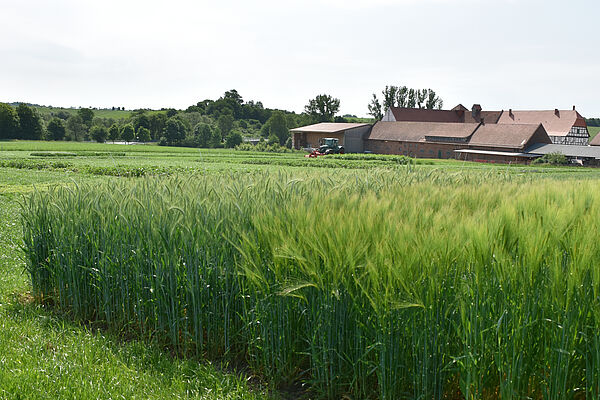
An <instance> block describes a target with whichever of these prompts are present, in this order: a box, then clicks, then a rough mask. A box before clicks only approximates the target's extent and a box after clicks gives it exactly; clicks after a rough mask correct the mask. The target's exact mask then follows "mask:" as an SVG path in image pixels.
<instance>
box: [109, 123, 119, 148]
mask: <svg viewBox="0 0 600 400" xmlns="http://www.w3.org/2000/svg"><path fill="white" fill-rule="evenodd" d="M119 135H120V132H119V127H118V126H117V124H112V125H111V126H110V128H108V139H109V140H112V142H113V143H114V142H115V140H117V139H118V138H119Z"/></svg>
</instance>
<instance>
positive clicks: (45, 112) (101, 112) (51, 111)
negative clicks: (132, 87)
mask: <svg viewBox="0 0 600 400" xmlns="http://www.w3.org/2000/svg"><path fill="white" fill-rule="evenodd" d="M35 108H36V109H37V110H38V112H39V113H40V115H42V116H49V115H55V114H56V113H58V112H60V111H64V112H67V113H69V114H71V115H74V114H76V113H77V110H78V109H77V108H64V107H42V106H38V107H35ZM93 111H94V116H96V117H100V118H112V119H115V120H118V119H126V118H129V117H130V116H131V111H129V110H123V111H122V110H112V109H94V110H93Z"/></svg>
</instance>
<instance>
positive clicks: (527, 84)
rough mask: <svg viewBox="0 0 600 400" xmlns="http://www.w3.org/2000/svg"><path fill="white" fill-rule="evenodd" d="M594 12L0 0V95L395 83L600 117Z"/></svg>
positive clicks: (492, 103)
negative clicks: (572, 108) (572, 109)
mask: <svg viewBox="0 0 600 400" xmlns="http://www.w3.org/2000/svg"><path fill="white" fill-rule="evenodd" d="M598 21H600V2H598V1H597V0H569V1H559V0H494V1H492V0H370V1H369V0H322V1H316V0H303V1H285V0H279V1H276V0H265V1H260V0H253V1H230V0H219V1H184V0H171V1H168V2H167V1H154V0H145V1H137V0H136V1H130V0H120V1H114V0H104V1H93V2H92V1H83V0H55V1H47V0H44V1H42V0H29V1H14V0H10V1H7V0H0V55H1V58H0V101H9V102H12V101H25V102H31V103H38V104H44V105H55V106H66V107H69V106H93V107H111V106H125V107H126V108H161V107H175V108H186V107H187V106H189V105H191V104H195V103H196V102H198V101H200V100H203V99H206V98H209V99H216V98H218V97H219V96H221V95H222V94H223V92H225V91H226V90H228V89H234V88H235V89H237V90H238V92H239V93H240V94H241V95H242V96H243V98H244V100H260V101H262V102H263V104H264V105H265V106H266V107H271V108H283V109H288V110H293V111H296V112H301V111H302V110H303V107H304V105H305V104H306V103H307V101H308V99H310V98H312V97H314V96H316V95H317V94H320V93H327V94H331V95H333V96H335V97H337V98H339V99H340V101H341V114H346V113H349V114H356V115H358V116H366V115H367V104H368V102H369V99H370V97H371V94H372V93H374V92H377V93H379V92H380V91H381V90H382V89H383V87H384V86H385V85H406V86H408V87H415V88H432V89H434V90H435V91H437V92H438V94H439V95H440V96H441V97H442V99H443V100H444V102H445V108H451V107H453V106H455V105H456V104H458V103H462V104H464V105H465V106H467V107H469V108H470V107H471V105H472V104H473V103H481V105H482V107H483V109H484V110H485V109H487V110H491V109H508V108H513V109H554V108H561V109H570V108H571V107H572V106H573V105H577V108H578V110H579V111H580V112H581V113H583V114H584V116H588V117H592V116H596V117H600V93H599V92H600V91H599V89H600V78H599V73H600V47H599V44H600V40H599V34H600V24H599V23H598Z"/></svg>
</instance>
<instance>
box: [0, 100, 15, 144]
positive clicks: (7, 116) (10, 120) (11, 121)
mask: <svg viewBox="0 0 600 400" xmlns="http://www.w3.org/2000/svg"><path fill="white" fill-rule="evenodd" d="M18 134H19V115H18V114H17V112H16V111H15V109H14V108H12V107H11V106H10V105H9V104H5V103H0V139H16V138H17V135H18Z"/></svg>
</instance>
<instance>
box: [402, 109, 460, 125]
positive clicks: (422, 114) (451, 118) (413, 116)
mask: <svg viewBox="0 0 600 400" xmlns="http://www.w3.org/2000/svg"><path fill="white" fill-rule="evenodd" d="M390 109H391V110H392V114H394V118H395V119H396V121H413V122H464V119H463V118H461V115H460V114H461V113H462V112H463V111H462V110H429V109H426V108H403V107H390ZM468 112H469V111H464V113H465V114H466V113H468Z"/></svg>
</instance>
